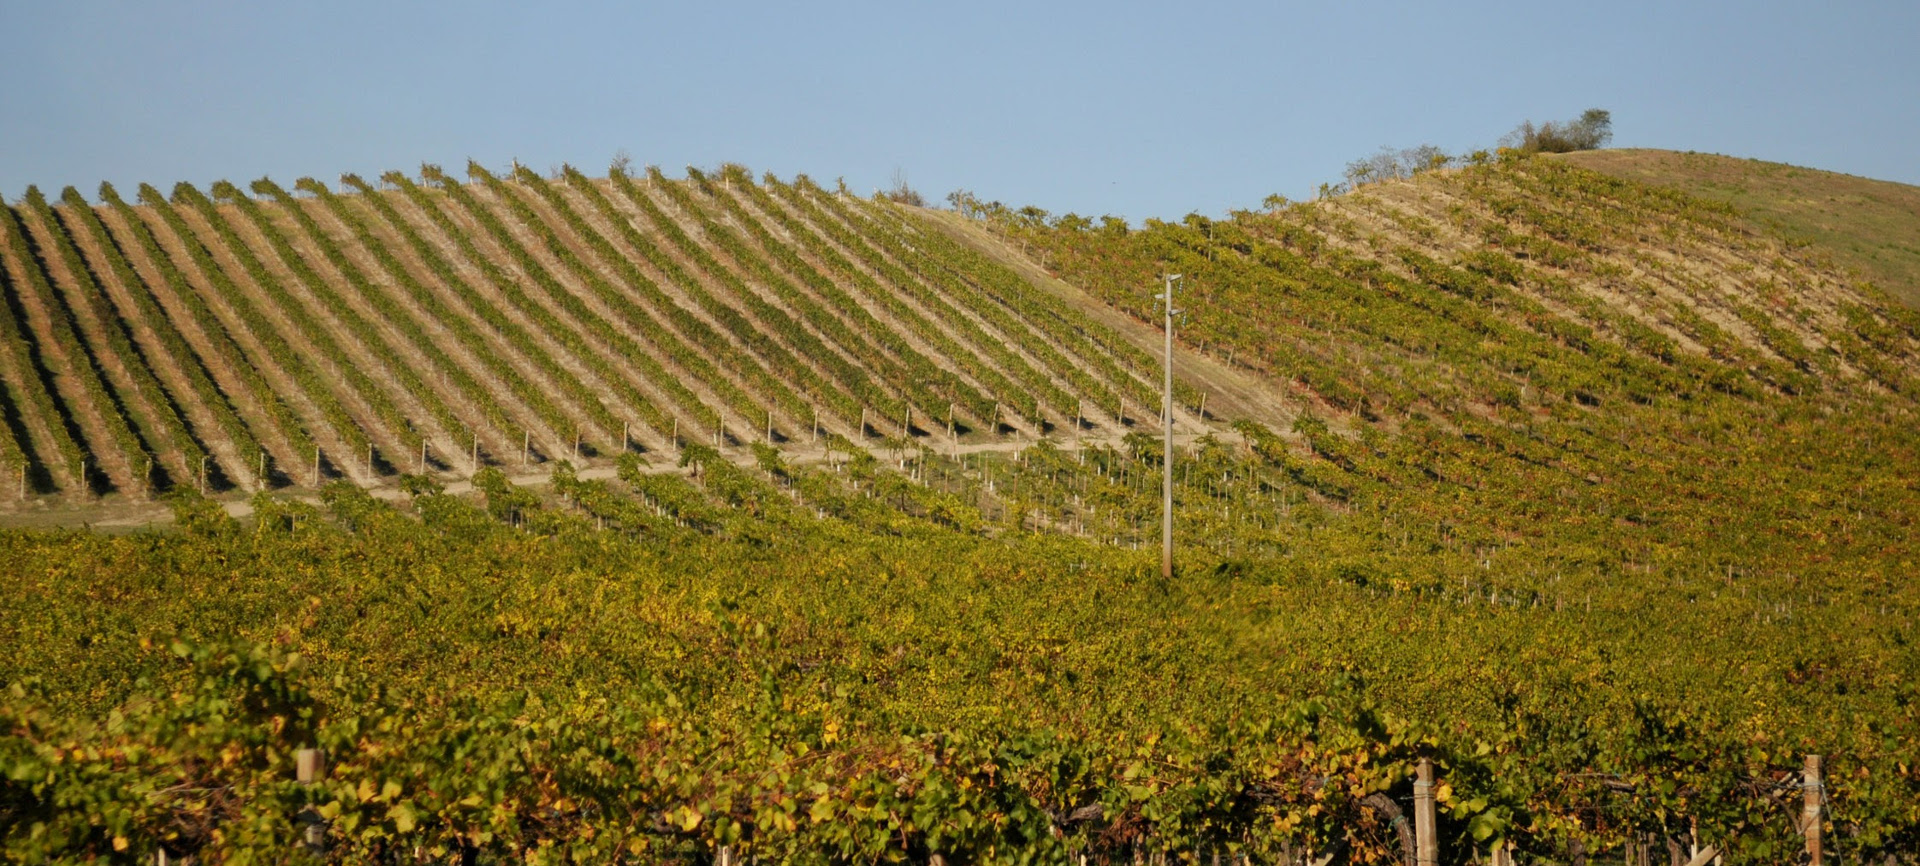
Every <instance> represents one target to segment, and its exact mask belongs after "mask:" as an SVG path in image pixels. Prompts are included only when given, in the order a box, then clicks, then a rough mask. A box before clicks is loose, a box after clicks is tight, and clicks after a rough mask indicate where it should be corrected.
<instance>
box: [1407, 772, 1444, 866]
mask: <svg viewBox="0 0 1920 866" xmlns="http://www.w3.org/2000/svg"><path fill="white" fill-rule="evenodd" d="M1413 832H1414V846H1415V847H1414V850H1415V852H1416V854H1415V857H1414V861H1415V863H1416V864H1417V866H1439V863H1440V830H1439V821H1438V816H1437V815H1436V814H1435V811H1434V802H1433V759H1432V758H1421V759H1420V763H1419V764H1418V765H1417V766H1416V767H1415V769H1414V779H1413Z"/></svg>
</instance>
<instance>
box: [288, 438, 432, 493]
mask: <svg viewBox="0 0 1920 866" xmlns="http://www.w3.org/2000/svg"><path fill="white" fill-rule="evenodd" d="M426 447H427V446H426V443H424V442H423V443H421V445H420V448H421V451H422V454H423V458H424V453H425V450H426ZM313 486H315V487H319V486H320V447H319V446H317V445H316V446H314V449H313Z"/></svg>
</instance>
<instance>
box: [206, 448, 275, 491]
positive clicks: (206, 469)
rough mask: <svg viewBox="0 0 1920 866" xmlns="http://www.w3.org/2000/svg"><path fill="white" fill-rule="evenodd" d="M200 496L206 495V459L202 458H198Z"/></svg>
mask: <svg viewBox="0 0 1920 866" xmlns="http://www.w3.org/2000/svg"><path fill="white" fill-rule="evenodd" d="M263 453H264V452H263ZM200 495H201V496H205V495H207V458H206V457H204V456H203V457H201V458H200Z"/></svg>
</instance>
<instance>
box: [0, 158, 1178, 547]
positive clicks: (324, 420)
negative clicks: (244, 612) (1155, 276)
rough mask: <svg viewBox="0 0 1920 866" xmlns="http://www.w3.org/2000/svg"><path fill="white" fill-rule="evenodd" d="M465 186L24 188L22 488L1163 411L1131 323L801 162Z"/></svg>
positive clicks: (272, 486)
mask: <svg viewBox="0 0 1920 866" xmlns="http://www.w3.org/2000/svg"><path fill="white" fill-rule="evenodd" d="M467 176H468V179H467V180H466V181H461V180H457V179H455V178H453V177H451V176H449V175H447V174H446V173H445V172H443V171H442V170H440V169H439V168H438V167H435V166H425V167H423V169H422V170H421V173H420V177H419V178H417V179H415V178H409V177H407V176H405V175H402V174H400V173H397V172H395V173H389V174H387V175H385V176H383V177H382V178H381V179H380V180H379V183H378V185H377V186H376V185H372V184H369V183H368V182H367V181H366V180H364V179H362V178H359V177H356V176H351V175H349V176H346V177H344V178H342V179H341V183H342V186H343V188H344V189H343V191H335V190H333V189H331V188H329V187H328V186H327V185H325V184H323V183H321V182H320V181H317V180H314V179H312V178H302V179H300V181H299V182H298V183H296V184H294V188H293V190H292V191H289V190H287V189H286V188H284V187H282V186H280V185H279V184H277V183H274V182H273V181H271V180H267V179H262V180H258V181H255V182H253V183H252V184H250V185H249V188H248V189H247V190H242V189H241V188H239V187H238V186H235V185H234V184H231V183H227V182H220V183H216V184H214V185H213V186H212V187H211V188H210V189H209V190H208V191H206V192H203V191H201V190H199V189H197V188H195V187H194V186H192V185H190V184H184V183H183V184H179V185H177V186H176V187H175V188H174V189H173V191H172V193H171V194H169V195H162V194H161V192H160V191H159V190H158V189H156V188H153V187H150V186H143V187H142V188H141V189H140V191H139V195H138V203H137V204H129V203H128V202H126V201H125V200H123V199H122V198H121V197H120V195H119V194H118V192H117V191H116V190H114V189H113V188H112V187H111V186H108V185H103V186H102V187H101V189H100V191H99V197H100V199H101V204H99V205H94V204H90V203H88V202H87V201H86V200H85V199H84V198H83V197H82V196H81V194H80V193H79V192H78V191H77V190H74V189H71V188H69V189H67V190H65V191H64V192H63V193H62V195H61V198H60V202H59V204H57V205H55V204H53V203H50V202H48V201H47V199H46V197H45V196H44V195H43V194H42V193H41V192H40V191H39V190H38V189H29V190H28V192H27V195H26V197H25V199H24V201H23V203H22V205H21V206H18V207H13V208H8V209H6V211H7V212H6V214H5V219H4V220H0V235H3V236H4V238H3V240H4V247H5V256H4V267H0V274H4V283H0V287H3V288H4V289H5V291H6V294H7V297H8V299H9V307H8V309H7V310H6V314H7V319H6V321H5V323H4V325H5V327H6V328H7V334H6V336H7V343H8V353H7V357H6V359H5V360H6V364H5V366H4V369H0V380H3V384H4V389H5V399H6V401H7V405H8V406H9V407H11V411H9V412H8V413H7V420H8V423H7V425H6V429H5V431H4V432H5V434H6V435H5V437H4V440H0V463H3V464H4V466H5V469H4V470H0V471H4V473H5V475H6V476H7V477H8V478H9V480H10V481H13V482H14V483H12V484H9V485H7V486H8V487H9V488H10V489H9V491H8V492H9V493H11V494H12V495H11V496H10V497H8V500H9V501H8V502H7V503H6V507H8V508H11V509H14V510H19V509H34V508H40V509H45V508H74V507H84V506H85V505H87V504H90V503H100V502H113V501H123V500H130V501H142V500H149V499H152V498H153V497H156V496H159V495H163V494H165V493H167V492H168V491H171V490H181V489H188V488H191V489H193V490H194V491H195V492H198V493H203V494H209V495H215V496H219V495H227V494H231V495H233V496H239V497H245V496H246V495H248V494H251V493H254V492H257V491H261V490H279V489H283V488H304V489H309V490H310V489H315V488H317V487H318V486H320V485H322V484H324V483H326V482H327V481H329V480H332V479H345V480H348V481H351V482H354V483H356V484H360V485H362V486H388V487H392V486H395V485H397V484H398V483H399V479H400V476H402V475H407V474H412V475H433V476H438V477H443V478H449V479H453V478H458V479H468V478H471V477H472V476H473V475H474V474H475V473H477V472H479V471H481V470H483V469H485V468H488V467H499V468H502V469H505V470H509V471H517V470H520V469H523V468H529V467H538V468H544V469H547V470H550V469H551V465H550V464H551V463H552V462H553V461H556V460H559V459H567V460H569V461H571V462H573V463H575V464H578V465H582V466H596V465H597V466H601V467H604V468H609V469H610V468H611V467H612V466H613V465H614V463H615V461H617V460H618V458H619V457H620V455H622V454H626V453H638V454H663V453H664V454H675V453H677V452H678V449H679V448H680V447H681V446H683V445H684V444H686V443H690V442H697V443H704V444H708V445H715V446H720V447H725V448H729V449H734V450H742V449H744V448H745V446H748V445H750V444H754V443H768V444H774V445H778V446H782V447H790V448H799V447H802V446H807V447H812V448H814V449H815V450H817V449H818V445H819V443H820V441H821V440H822V439H823V438H825V437H840V438H843V439H847V440H850V441H853V442H856V443H865V442H868V441H873V440H880V439H898V440H901V441H906V442H923V443H930V442H933V441H935V440H938V441H940V442H942V443H945V447H946V448H947V449H948V450H953V449H955V448H957V447H960V446H961V445H963V444H976V443H980V442H989V441H997V440H1000V439H1001V438H1003V436H1004V435H1005V434H1012V433H1020V434H1024V435H1025V436H1026V437H1027V438H1032V437H1036V436H1043V435H1048V434H1052V433H1065V432H1067V431H1068V429H1069V428H1070V427H1073V426H1074V425H1078V427H1077V428H1076V430H1077V431H1078V432H1088V431H1099V432H1100V433H1101V434H1103V435H1104V436H1106V437H1107V438H1115V437H1117V436H1119V435H1121V434H1123V433H1124V432H1125V431H1126V429H1127V427H1128V426H1130V425H1131V424H1133V423H1134V422H1135V421H1136V420H1138V419H1140V418H1141V417H1143V416H1144V417H1146V418H1149V419H1151V418H1155V417H1157V416H1158V413H1159V398H1158V395H1157V392H1155V391H1153V390H1152V389H1151V387H1150V386H1149V385H1148V383H1149V382H1150V381H1152V380H1153V379H1152V376H1153V367H1152V364H1151V361H1150V358H1149V357H1148V356H1147V355H1146V354H1144V353H1143V352H1141V351H1140V350H1139V349H1137V348H1135V345H1134V343H1133V342H1129V341H1128V340H1126V339H1123V338H1121V337H1119V336H1117V335H1116V334H1114V333H1112V332H1111V331H1110V330H1109V329H1106V328H1103V327H1100V326H1097V325H1095V324H1093V323H1091V322H1090V321H1088V320H1087V319H1086V318H1085V317H1084V316H1082V315H1079V314H1077V312H1076V311H1075V310H1074V309H1073V308H1072V307H1071V306H1070V305H1067V304H1064V303H1062V302H1061V301H1060V300H1059V299H1057V298H1055V297H1053V296H1051V295H1048V294H1046V293H1044V292H1040V291H1039V290H1037V289H1035V288H1034V287H1032V286H1031V285H1029V284H1028V283H1027V282H1025V281H1024V280H1022V279H1021V278H1020V277H1018V276H1017V275H1015V274H1014V273H1013V272H1012V271H1011V270H1009V269H1008V268H1007V267H1006V266H1005V265H1004V264H1002V263H1000V262H999V261H996V260H995V259H993V258H991V257H988V256H984V255H981V254H979V253H977V252H973V251H971V250H969V249H967V248H965V247H963V246H960V245H957V244H953V243H950V242H943V241H942V239H941V237H940V236H938V235H935V234H930V233H928V232H927V231H926V230H925V228H924V227H922V226H920V225H919V224H918V222H917V221H916V220H914V219H912V218H903V217H902V216H900V215H899V214H896V213H894V212H893V211H892V210H891V209H890V208H888V207H886V206H883V205H880V204H876V203H873V202H866V201H861V200H857V199H852V198H849V197H846V196H843V195H838V194H833V193H828V192H826V191H824V190H822V189H820V188H819V187H818V186H816V185H814V184H813V183H812V182H811V181H809V180H807V179H806V178H805V177H801V178H798V179H797V180H795V181H794V182H792V183H783V182H780V181H778V180H777V179H774V178H772V177H768V178H765V179H764V180H763V181H761V182H756V181H755V180H754V179H753V177H752V176H751V175H750V174H749V173H748V172H747V171H746V170H745V169H743V168H741V167H739V166H733V165H729V166H726V167H724V168H722V169H721V170H720V171H719V172H718V173H717V175H715V176H713V177H709V176H707V175H706V174H703V173H701V172H699V171H696V170H689V175H688V179H686V180H668V179H667V178H666V177H665V176H663V175H662V174H661V173H660V172H659V171H658V170H657V169H648V170H647V171H646V172H645V173H644V174H642V175H640V176H629V175H628V174H626V173H624V172H623V171H619V170H616V171H614V172H613V173H612V175H611V176H610V177H609V178H607V179H602V180H594V179H589V178H588V177H586V176H585V175H583V174H581V173H579V172H578V171H575V170H573V169H571V168H568V169H566V170H564V171H563V172H559V173H556V176H555V177H553V178H547V177H542V176H541V175H539V174H536V173H534V172H532V171H529V170H527V169H525V168H524V167H518V166H516V167H515V168H514V170H513V171H512V172H510V173H508V174H507V175H506V176H499V175H496V174H494V173H493V172H490V171H488V170H487V169H485V168H483V167H481V166H479V165H477V164H474V165H469V166H468V168H467ZM1183 393H1184V392H1183ZM1189 396H1191V395H1189ZM1183 414H1186V413H1185V411H1184V410H1183ZM1185 420H1186V421H1187V422H1189V423H1190V424H1191V426H1193V427H1195V428H1196V429H1198V428H1199V426H1200V424H1199V421H1198V419H1197V417H1190V418H1186V419H1185ZM743 453H744V451H743Z"/></svg>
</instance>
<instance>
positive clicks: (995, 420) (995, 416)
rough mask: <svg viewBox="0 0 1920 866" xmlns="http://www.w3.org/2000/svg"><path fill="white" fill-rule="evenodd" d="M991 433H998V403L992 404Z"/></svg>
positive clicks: (996, 434)
mask: <svg viewBox="0 0 1920 866" xmlns="http://www.w3.org/2000/svg"><path fill="white" fill-rule="evenodd" d="M993 435H995V436H998V435H1000V404H999V403H998V402H996V403H994V404H993Z"/></svg>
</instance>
